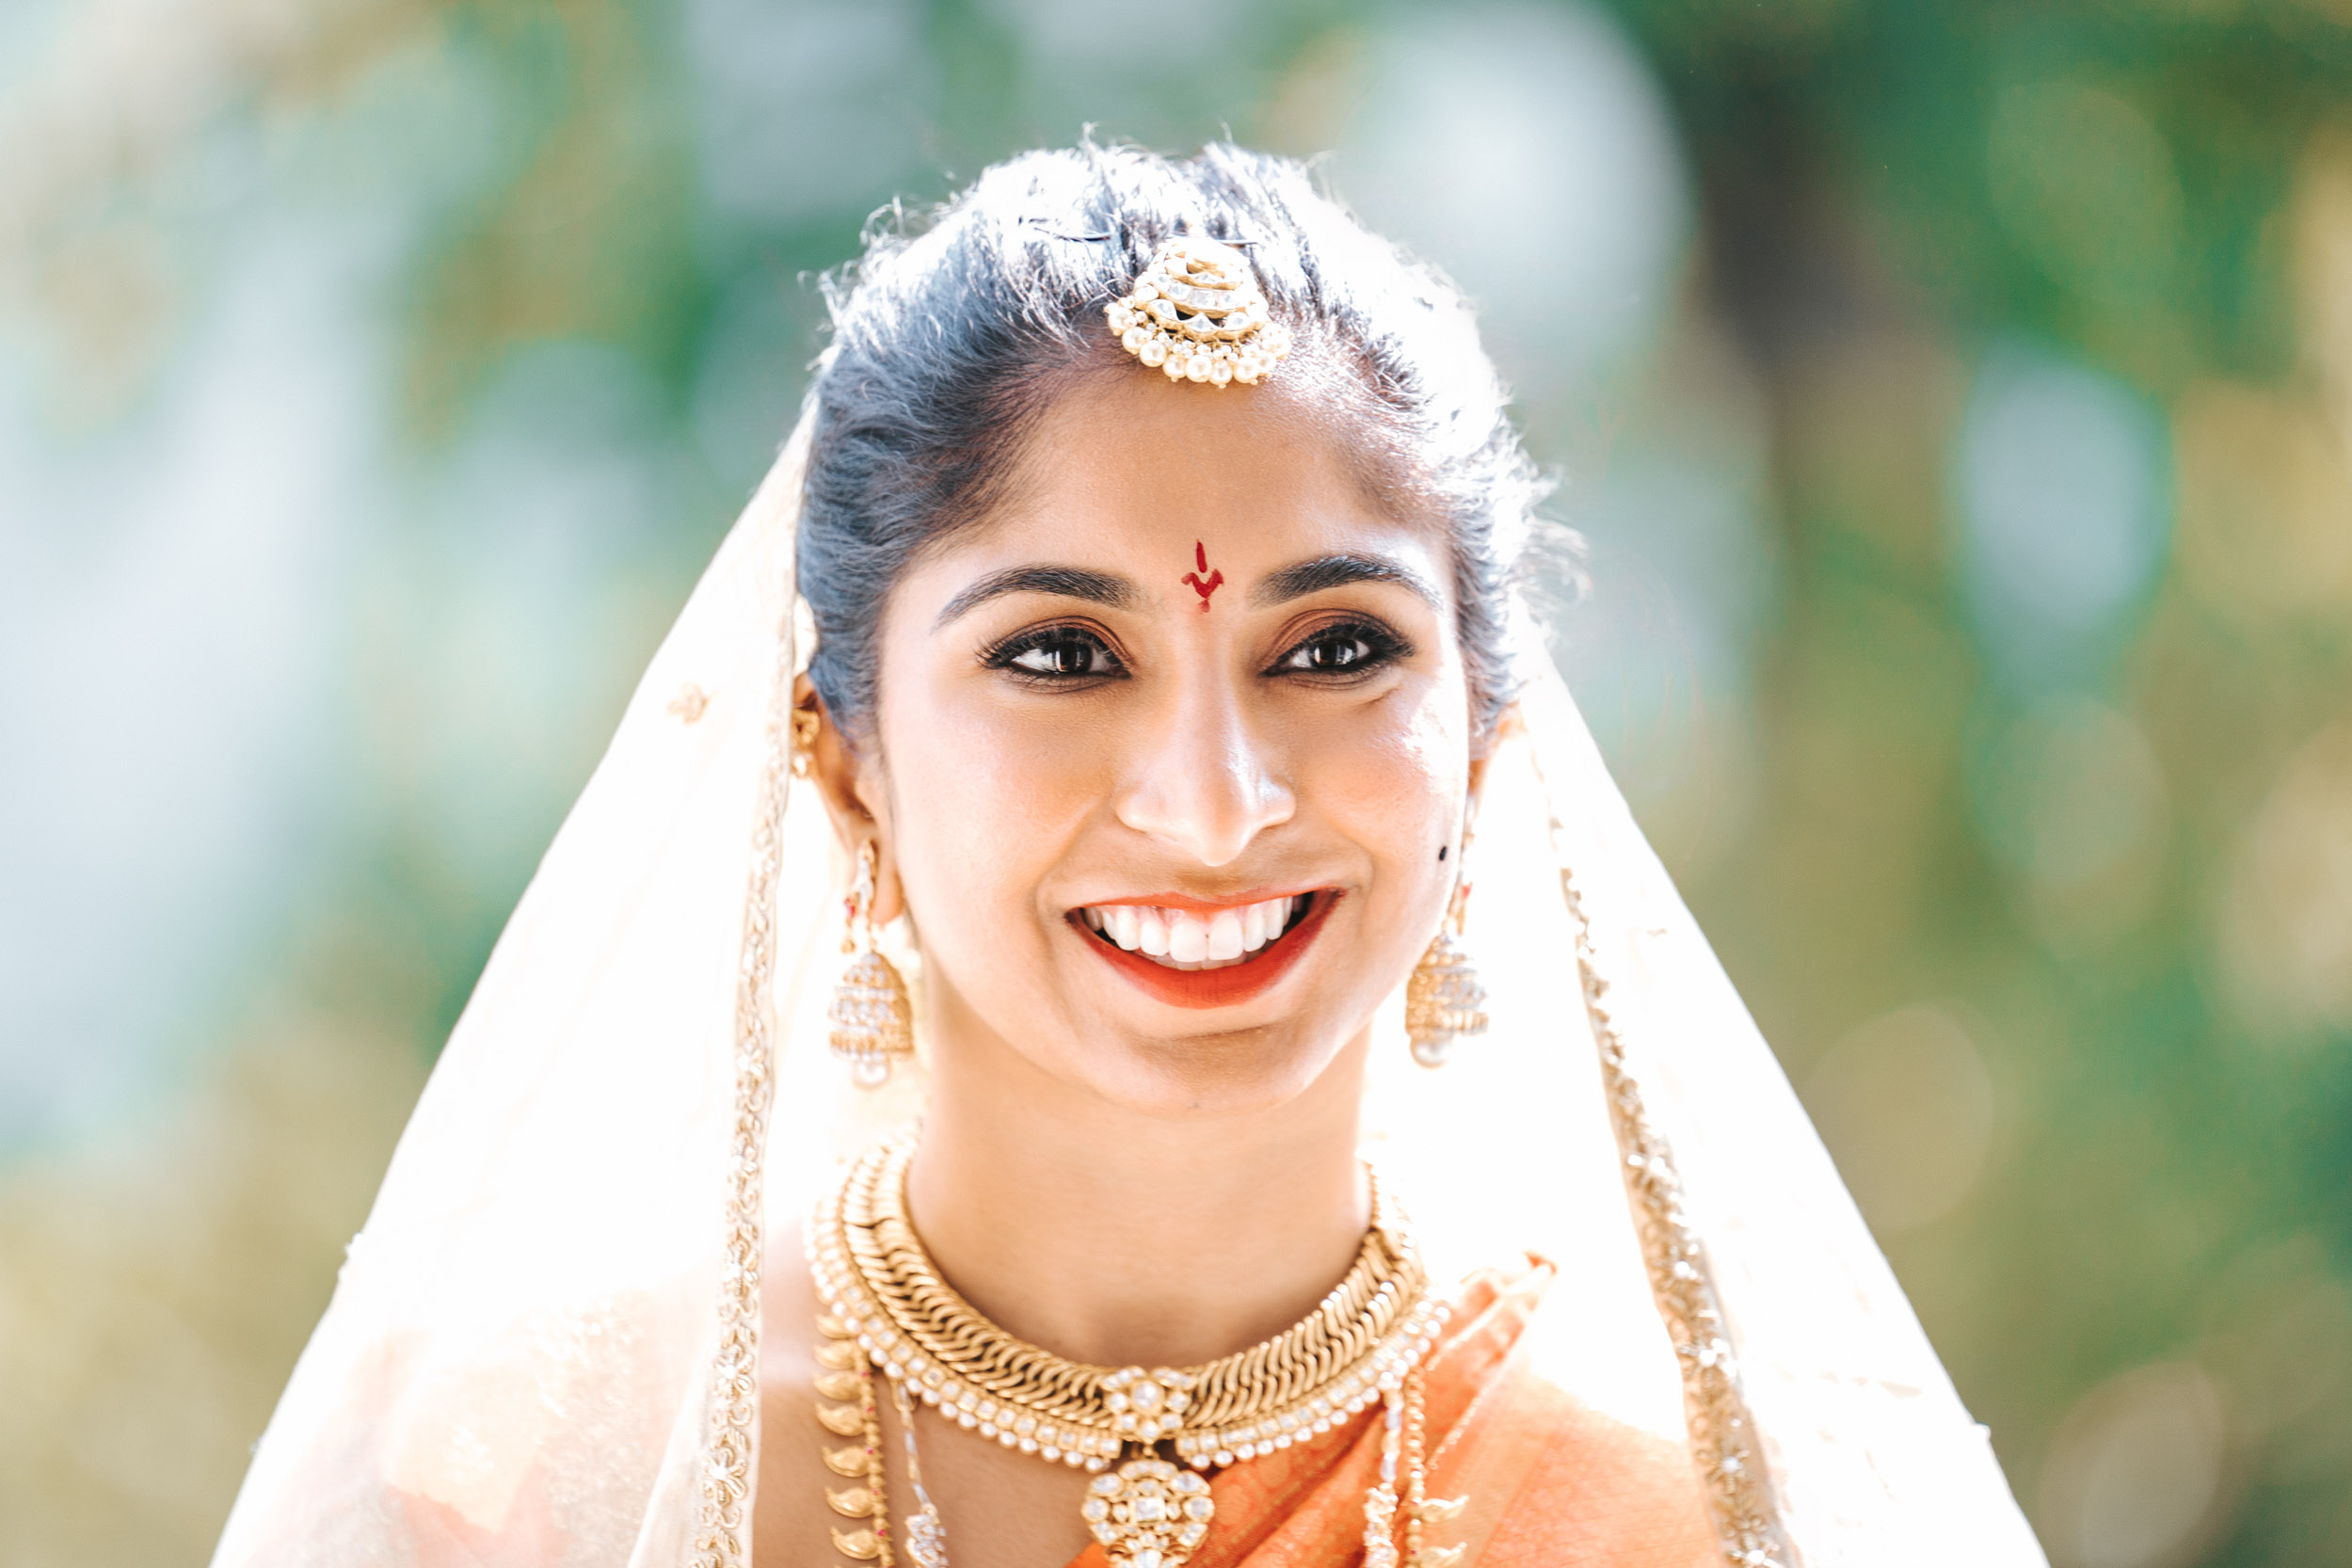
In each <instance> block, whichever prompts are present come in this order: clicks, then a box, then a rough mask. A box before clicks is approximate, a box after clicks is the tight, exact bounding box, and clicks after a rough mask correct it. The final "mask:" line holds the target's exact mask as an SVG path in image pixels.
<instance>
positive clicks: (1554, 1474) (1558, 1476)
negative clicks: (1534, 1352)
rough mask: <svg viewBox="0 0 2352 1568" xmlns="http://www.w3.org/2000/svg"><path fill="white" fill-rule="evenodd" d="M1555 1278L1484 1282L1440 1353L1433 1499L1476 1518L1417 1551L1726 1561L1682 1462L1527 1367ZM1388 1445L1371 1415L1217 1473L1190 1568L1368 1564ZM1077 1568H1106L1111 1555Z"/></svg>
mask: <svg viewBox="0 0 2352 1568" xmlns="http://www.w3.org/2000/svg"><path fill="white" fill-rule="evenodd" d="M1551 1279H1552V1269H1551V1267H1550V1266H1549V1265H1548V1264H1540V1265H1538V1266H1536V1267H1535V1268H1533V1269H1530V1270H1529V1271H1528V1272H1526V1273H1524V1274H1521V1275H1520V1276H1518V1277H1517V1278H1515V1279H1513V1278H1509V1277H1506V1276H1504V1275H1502V1274H1500V1273H1496V1272H1489V1273H1485V1274H1481V1275H1480V1276H1479V1277H1477V1278H1476V1279H1474V1280H1473V1281H1472V1282H1471V1283H1470V1285H1469V1287H1468V1288H1466V1289H1465V1290H1464V1294H1463V1298H1462V1300H1461V1302H1460V1303H1459V1304H1458V1306H1457V1309H1456V1311H1455V1314H1454V1318H1453V1322H1452V1326H1451V1328H1450V1329H1449V1331H1448V1334H1447V1336H1446V1337H1445V1339H1444V1340H1443V1342H1441V1343H1440V1344H1439V1345H1438V1347H1437V1348H1436V1349H1435V1350H1434V1351H1433V1352H1431V1358H1430V1361H1429V1364H1428V1397H1427V1398H1428V1405H1427V1408H1428V1417H1427V1419H1428V1443H1429V1451H1430V1454H1431V1456H1432V1458H1431V1464H1430V1480H1429V1491H1430V1496H1433V1497H1466V1498H1467V1499H1468V1506H1467V1507H1466V1508H1464V1511H1463V1512H1462V1513H1461V1514H1459V1515H1458V1516H1457V1517H1455V1518H1454V1519H1453V1520H1451V1521H1449V1522H1448V1523H1447V1524H1445V1525H1443V1526H1440V1527H1435V1528H1432V1529H1431V1531H1430V1532H1429V1534H1428V1536H1427V1538H1426V1540H1425V1541H1424V1544H1426V1545H1430V1546H1452V1545H1464V1546H1467V1547H1468V1548H1469V1550H1468V1551H1467V1552H1466V1553H1465V1555H1464V1568H1469V1565H1470V1564H1473V1563H1475V1564H1478V1565H1479V1568H1578V1565H1582V1564H1592V1565H1594V1568H1598V1565H1601V1564H1608V1568H1703V1565H1720V1563H1721V1561H1722V1558H1721V1555H1720V1553H1719V1552H1718V1550H1717V1548H1716V1545H1715V1541H1714V1537H1713V1534H1712V1532H1711V1531H1710V1529H1709V1528H1708V1525H1707V1519H1706V1514H1705V1512H1704V1507H1703V1505H1702V1503H1701V1500H1700V1496H1699V1488H1698V1482H1697V1479H1696V1477H1695V1476H1694V1475H1693V1474H1692V1471H1691V1466H1690V1458H1689V1454H1688V1450H1687V1449H1685V1448H1683V1447H1682V1446H1681V1445H1679V1444H1676V1443H1672V1442H1669V1441H1667V1440H1666V1439H1663V1438H1660V1437H1656V1436H1654V1435H1652V1434H1651V1433H1649V1432H1641V1431H1640V1430H1638V1429H1636V1428H1633V1427H1629V1426H1626V1425H1624V1423H1623V1422H1620V1421H1617V1420H1615V1419H1613V1418H1612V1417H1609V1416H1604V1415H1602V1414H1601V1413H1599V1412H1598V1411H1596V1410H1594V1409H1592V1407H1591V1406H1589V1405H1587V1404H1585V1403H1584V1402H1583V1401H1582V1400H1577V1399H1576V1397H1575V1396H1573V1395H1571V1394H1569V1393H1567V1392H1565V1391H1564V1390H1562V1389H1560V1388H1558V1387H1555V1386H1553V1385H1552V1384H1548V1383H1546V1382H1544V1380H1543V1379H1541V1378H1539V1377H1538V1376H1536V1375H1535V1374H1534V1373H1533V1371H1532V1370H1531V1369H1530V1368H1529V1367H1528V1363H1527V1358H1526V1356H1525V1354H1524V1353H1523V1352H1522V1341H1523V1337H1524V1335H1525V1332H1526V1329H1527V1326H1528V1320H1529V1319H1530V1318H1531V1317H1532V1316H1533V1314H1534V1312H1535V1310H1536V1307H1537V1305H1538V1304H1540V1302H1541V1301H1542V1299H1543V1295H1544V1289H1545V1288H1547V1287H1548V1286H1549V1285H1550V1283H1551ZM1380 1433H1381V1429H1380V1422H1379V1420H1378V1418H1377V1415H1376V1414H1375V1413H1372V1412H1368V1413H1367V1414H1366V1415H1365V1416H1360V1417H1358V1418H1357V1419H1356V1420H1355V1421H1352V1422H1351V1423H1350V1424H1349V1425H1347V1426H1345V1427H1342V1428H1340V1429H1338V1430H1337V1431H1336V1432H1329V1433H1327V1434H1325V1435H1324V1436H1322V1437H1319V1438H1316V1439H1315V1440H1313V1441H1312V1442H1309V1443H1304V1444H1301V1445H1299V1446H1297V1447H1294V1448H1287V1449H1283V1450H1281V1451H1279V1452H1276V1453H1273V1454H1270V1455H1268V1456H1267V1457H1265V1458H1263V1459H1257V1460H1253V1461H1251V1462H1250V1463H1248V1464H1237V1465H1234V1466H1233V1467H1231V1468H1230V1469H1227V1470H1225V1471H1224V1472H1223V1473H1221V1474H1219V1475H1218V1476H1216V1477H1215V1478H1214V1479H1213V1480H1211V1482H1210V1485H1209V1495H1210V1496H1211V1497H1212V1498H1214V1499H1215V1501H1216V1504H1217V1519H1216V1524H1215V1525H1214V1527H1212V1528H1211V1529H1210V1530H1209V1533H1208V1539H1207V1540H1206V1541H1204V1542H1202V1543H1201V1547H1200V1550H1198V1551H1197V1552H1194V1553H1193V1554H1192V1558H1191V1560H1190V1562H1189V1568H1347V1565H1348V1564H1352V1563H1360V1562H1362V1561H1363V1560H1364V1494H1365V1493H1366V1491H1367V1490H1368V1489H1369V1488H1370V1487H1371V1485H1372V1483H1373V1480H1374V1478H1375V1477H1377V1475H1378V1474H1379V1471H1380ZM1399 1544H1400V1545H1401V1544H1402V1542H1401V1538H1400V1543H1399ZM1070 1568H1107V1565H1106V1560H1105V1558H1104V1555H1103V1550H1102V1547H1101V1546H1099V1545H1094V1546H1089V1547H1088V1548H1087V1549H1086V1550H1085V1551H1084V1552H1083V1553H1081V1554H1080V1556H1079V1558H1078V1560H1076V1561H1074V1562H1073V1563H1071V1564H1070Z"/></svg>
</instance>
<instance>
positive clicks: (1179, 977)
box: [1069, 888, 1339, 1007]
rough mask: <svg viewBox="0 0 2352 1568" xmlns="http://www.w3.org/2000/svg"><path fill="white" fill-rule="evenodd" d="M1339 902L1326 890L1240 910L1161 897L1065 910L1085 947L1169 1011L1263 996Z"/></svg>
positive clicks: (1224, 1004) (1261, 901) (1263, 901)
mask: <svg viewBox="0 0 2352 1568" xmlns="http://www.w3.org/2000/svg"><path fill="white" fill-rule="evenodd" d="M1338 902H1339V894H1338V893H1337V892H1336V890H1334V889H1330V888H1324V889H1320V890H1318V891H1313V892H1304V893H1287V894H1282V895H1279V896H1276V897H1273V898H1267V899H1257V900H1254V901H1252V902H1250V903H1247V904H1201V903H1199V902H1197V901H1193V900H1185V901H1183V902H1182V903H1178V902H1177V901H1176V899H1175V898H1174V897H1172V896H1166V895H1163V896H1162V897H1160V898H1158V899H1153V900H1137V901H1135V902H1133V903H1121V904H1085V905H1082V906H1080V908H1077V909H1073V910H1071V911H1070V915H1069V919H1070V923H1071V924H1072V925H1073V926H1076V927H1078V928H1079V929H1080V931H1082V932H1083V933H1084V934H1085V936H1086V938H1087V941H1086V946H1087V948H1088V949H1089V950H1090V951H1091V952H1095V953H1096V954H1097V955H1099V956H1100V957H1101V958H1103V959H1104V960H1105V961H1106V962H1108V963H1109V964H1110V965H1111V967H1112V968H1114V969H1117V970H1118V971H1119V972H1120V973H1121V974H1123V975H1125V976H1126V977H1127V978H1128V980H1129V981H1131V982H1133V983H1134V984H1136V985H1137V986H1139V987H1140V988H1142V989H1143V990H1144V992H1146V993H1147V994H1149V995H1151V996H1152V997H1155V998H1157V999H1158V1000H1160V1001H1164V1002H1167V1003H1170V1004H1171V1005H1173V1006H1176V1007H1230V1006H1232V1005H1234V1004H1236V1003H1238V1002H1243V1001H1247V1000H1250V999H1251V998H1253V997H1256V996H1258V995H1259V994H1261V993H1262V992H1264V991H1266V990H1268V989H1270V988H1271V987H1272V985H1273V984H1274V983H1275V982H1276V981H1278V980H1280V979H1281V978H1282V977H1283V976H1284V975H1285V974H1287V973H1288V972H1289V969H1290V968H1291V966H1292V965H1294V964H1296V963H1297V962H1298V961H1299V960H1300V959H1301V958H1302V957H1304V955H1305V952H1306V950H1307V948H1308V947H1309V946H1310V945H1311V944H1312V943H1313V942H1314V940H1315V936H1316V934H1317V933H1318V932H1320V930H1321V929H1322V926H1323V922H1324V920H1325V919H1326V918H1327V917H1328V916H1329V915H1330V914H1331V911H1332V908H1333V906H1334V905H1335V904H1337V903H1338Z"/></svg>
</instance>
